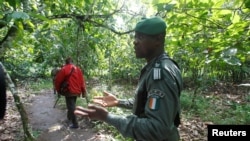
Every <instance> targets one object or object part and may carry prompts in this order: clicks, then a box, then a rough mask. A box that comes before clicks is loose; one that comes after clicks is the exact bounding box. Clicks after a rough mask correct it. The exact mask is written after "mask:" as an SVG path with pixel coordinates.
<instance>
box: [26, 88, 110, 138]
mask: <svg viewBox="0 0 250 141" xmlns="http://www.w3.org/2000/svg"><path fill="white" fill-rule="evenodd" d="M56 99H57V97H56V96H55V95H54V94H53V93H52V91H50V90H42V91H41V92H40V94H37V95H34V96H33V97H32V98H31V99H30V102H29V103H28V104H26V107H27V108H26V110H27V113H28V115H29V122H30V125H31V127H32V130H33V131H41V134H40V136H39V137H38V141H104V140H107V138H108V137H107V136H106V135H102V134H100V133H98V132H95V131H94V129H93V128H92V127H91V123H90V122H89V121H88V120H87V119H80V120H79V125H80V128H79V129H70V128H69V126H68V122H67V119H66V116H65V115H66V111H67V110H66V109H65V110H63V109H60V108H58V105H57V106H56V107H55V108H54V104H55V100H56ZM61 99H62V100H64V97H61Z"/></svg>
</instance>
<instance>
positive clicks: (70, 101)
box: [55, 57, 86, 128]
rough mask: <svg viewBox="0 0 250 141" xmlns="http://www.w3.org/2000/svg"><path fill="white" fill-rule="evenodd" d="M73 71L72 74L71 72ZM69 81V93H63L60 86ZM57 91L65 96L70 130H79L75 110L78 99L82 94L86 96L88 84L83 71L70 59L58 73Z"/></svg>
mask: <svg viewBox="0 0 250 141" xmlns="http://www.w3.org/2000/svg"><path fill="white" fill-rule="evenodd" d="M71 71H72V72H71ZM65 78H66V79H67V80H66V81H67V82H68V91H67V92H61V91H60V86H61V84H62V83H63V81H64V80H65ZM55 85H56V90H57V92H58V93H59V94H61V95H64V96H65V101H66V106H67V110H68V112H67V118H68V120H69V121H71V122H72V124H71V125H70V128H78V127H79V125H78V122H77V118H76V116H75V115H74V110H75V107H76V100H77V97H78V96H80V95H81V94H82V95H83V96H86V84H85V80H84V76H83V72H82V71H81V69H80V68H79V67H77V66H75V65H74V64H73V60H72V59H71V58H70V57H68V58H67V59H66V60H65V65H64V66H63V67H62V68H61V70H60V71H59V72H58V73H57V75H56V79H55Z"/></svg>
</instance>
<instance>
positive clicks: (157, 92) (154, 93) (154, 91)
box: [148, 89, 165, 98]
mask: <svg viewBox="0 0 250 141" xmlns="http://www.w3.org/2000/svg"><path fill="white" fill-rule="evenodd" d="M151 96H158V97H159V98H163V97H164V96H165V94H164V92H162V91H161V90H158V89H152V90H150V91H149V92H148V98H149V97H151Z"/></svg>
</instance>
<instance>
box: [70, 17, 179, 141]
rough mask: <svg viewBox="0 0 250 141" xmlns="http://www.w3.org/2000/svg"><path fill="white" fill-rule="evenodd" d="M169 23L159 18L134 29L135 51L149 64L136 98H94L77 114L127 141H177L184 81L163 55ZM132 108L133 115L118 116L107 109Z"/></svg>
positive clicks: (144, 21) (143, 22)
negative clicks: (129, 140) (107, 126)
mask: <svg viewBox="0 0 250 141" xmlns="http://www.w3.org/2000/svg"><path fill="white" fill-rule="evenodd" d="M165 35H166V23H165V22H164V21H163V20H162V19H161V18H159V17H152V18H148V19H143V20H142V21H140V22H138V23H137V24H136V27H135V40H134V49H135V54H136V57H137V58H145V59H146V61H147V64H146V65H145V66H144V68H143V69H142V70H141V74H140V79H139V83H138V86H137V89H136V93H135V97H134V98H132V99H129V100H118V99H117V98H116V97H115V96H114V95H113V94H111V93H108V92H104V94H105V96H103V97H95V98H94V100H93V101H94V103H97V104H100V105H102V107H100V106H96V105H89V106H88V109H86V108H83V107H77V108H76V110H75V114H77V115H81V116H86V117H88V118H90V119H95V120H101V121H104V122H106V123H108V124H110V125H112V126H114V127H116V128H117V130H119V132H120V133H121V134H122V135H123V136H124V137H129V138H133V139H135V140H138V141H178V140H179V139H180V137H179V132H178V129H177V127H178V125H179V123H180V118H179V115H180V93H181V90H182V77H181V72H180V69H179V67H178V65H177V64H176V63H175V62H174V61H173V60H172V59H170V58H169V57H168V55H167V54H166V53H165V51H164V43H165ZM112 106H118V107H127V108H129V107H130V108H133V115H129V116H126V117H124V116H118V115H114V114H111V113H109V112H108V111H107V110H106V109H105V108H104V107H112Z"/></svg>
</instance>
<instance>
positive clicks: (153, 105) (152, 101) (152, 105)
mask: <svg viewBox="0 0 250 141" xmlns="http://www.w3.org/2000/svg"><path fill="white" fill-rule="evenodd" d="M159 106H160V98H159V97H158V96H155V95H153V96H150V97H149V102H148V108H149V109H150V110H158V109H159Z"/></svg>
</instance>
